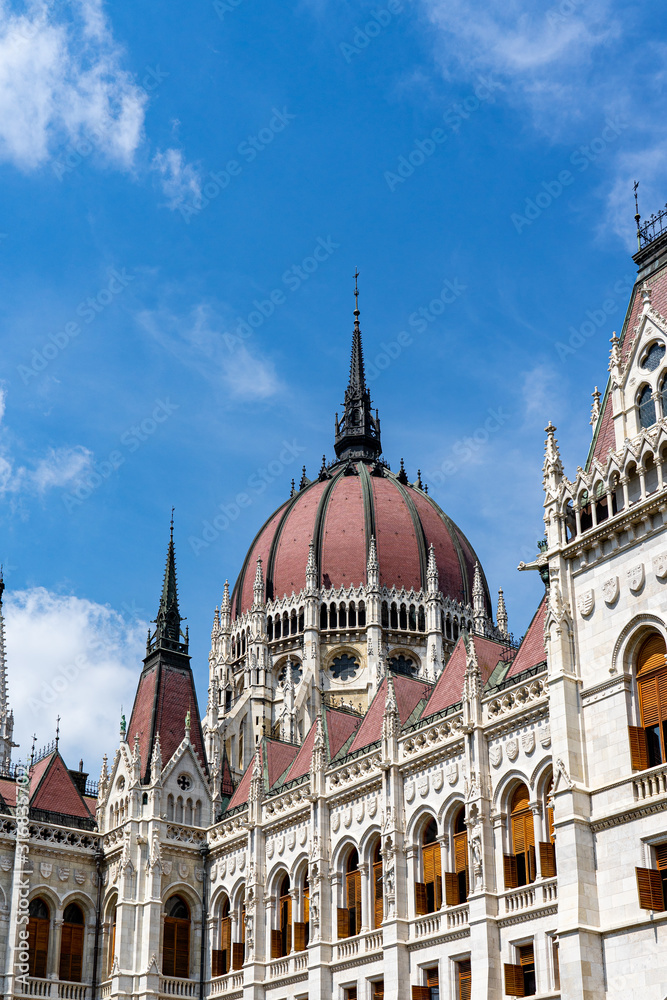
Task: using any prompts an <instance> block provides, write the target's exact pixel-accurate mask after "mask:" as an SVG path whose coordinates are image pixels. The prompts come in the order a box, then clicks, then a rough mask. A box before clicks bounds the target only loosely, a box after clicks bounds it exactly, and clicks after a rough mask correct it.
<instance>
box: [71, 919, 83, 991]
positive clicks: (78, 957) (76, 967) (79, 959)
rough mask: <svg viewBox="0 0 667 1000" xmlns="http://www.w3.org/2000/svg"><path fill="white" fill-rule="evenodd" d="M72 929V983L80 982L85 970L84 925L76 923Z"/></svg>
mask: <svg viewBox="0 0 667 1000" xmlns="http://www.w3.org/2000/svg"><path fill="white" fill-rule="evenodd" d="M71 930H72V937H71V946H70V947H71V952H70V967H69V980H70V982H71V983H80V982H81V973H82V972H83V927H82V926H80V925H76V926H73V927H72V928H71Z"/></svg>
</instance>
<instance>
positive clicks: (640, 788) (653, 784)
mask: <svg viewBox="0 0 667 1000" xmlns="http://www.w3.org/2000/svg"><path fill="white" fill-rule="evenodd" d="M632 791H633V792H634V796H635V800H636V801H637V802H643V801H644V800H645V799H653V798H655V797H656V796H657V795H665V794H666V793H667V767H665V765H664V764H661V765H660V766H659V767H654V768H651V770H650V771H642V772H641V773H640V774H635V775H634V776H633V778H632Z"/></svg>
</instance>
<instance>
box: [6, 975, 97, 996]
mask: <svg viewBox="0 0 667 1000" xmlns="http://www.w3.org/2000/svg"><path fill="white" fill-rule="evenodd" d="M16 985H17V992H19V993H22V994H23V996H27V997H53V998H54V1000H88V998H89V997H90V987H89V986H87V985H86V984H85V983H66V982H63V981H62V980H58V979H35V978H30V979H28V983H27V985H26V984H24V983H21V982H19V981H17V984H16Z"/></svg>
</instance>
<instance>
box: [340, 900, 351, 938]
mask: <svg viewBox="0 0 667 1000" xmlns="http://www.w3.org/2000/svg"><path fill="white" fill-rule="evenodd" d="M349 936H350V914H349V912H348V911H347V910H346V909H345V908H344V907H340V906H339V907H338V937H339V938H346V937H349Z"/></svg>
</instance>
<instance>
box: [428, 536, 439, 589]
mask: <svg viewBox="0 0 667 1000" xmlns="http://www.w3.org/2000/svg"><path fill="white" fill-rule="evenodd" d="M426 583H427V587H428V592H429V594H437V593H438V590H439V589H440V581H439V578H438V564H437V563H436V561H435V548H434V547H433V543H432V542H431V545H430V547H429V550H428V566H427V569H426Z"/></svg>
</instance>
